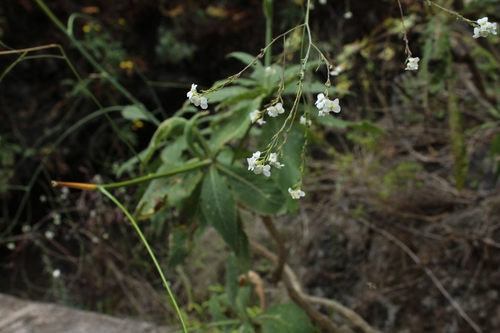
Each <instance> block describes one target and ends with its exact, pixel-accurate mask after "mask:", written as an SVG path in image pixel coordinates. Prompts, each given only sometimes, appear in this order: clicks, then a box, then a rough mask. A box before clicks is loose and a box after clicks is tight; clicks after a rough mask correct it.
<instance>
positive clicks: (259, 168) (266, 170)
mask: <svg viewBox="0 0 500 333" xmlns="http://www.w3.org/2000/svg"><path fill="white" fill-rule="evenodd" d="M270 170H271V166H270V165H267V164H266V165H264V164H259V165H256V166H255V169H254V170H253V172H254V173H255V174H256V175H258V174H261V173H263V174H264V176H266V177H269V176H271V171H270Z"/></svg>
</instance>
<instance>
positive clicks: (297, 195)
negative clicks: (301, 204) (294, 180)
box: [288, 188, 306, 199]
mask: <svg viewBox="0 0 500 333" xmlns="http://www.w3.org/2000/svg"><path fill="white" fill-rule="evenodd" d="M288 193H290V195H291V196H292V198H293V199H300V197H305V196H306V194H305V193H304V191H301V190H300V188H298V189H296V190H292V189H291V188H288Z"/></svg>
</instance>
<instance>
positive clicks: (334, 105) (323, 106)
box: [315, 94, 340, 117]
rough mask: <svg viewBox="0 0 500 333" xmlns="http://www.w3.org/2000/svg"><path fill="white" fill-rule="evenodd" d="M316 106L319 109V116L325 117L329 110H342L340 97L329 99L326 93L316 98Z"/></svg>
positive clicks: (336, 111) (337, 111)
mask: <svg viewBox="0 0 500 333" xmlns="http://www.w3.org/2000/svg"><path fill="white" fill-rule="evenodd" d="M315 104H316V107H317V108H318V109H319V112H318V116H319V117H324V116H325V115H327V114H328V113H329V112H332V111H333V112H335V113H339V112H340V105H339V99H338V98H336V99H335V100H333V101H331V100H330V99H328V97H325V95H324V94H318V97H317V100H316V103H315Z"/></svg>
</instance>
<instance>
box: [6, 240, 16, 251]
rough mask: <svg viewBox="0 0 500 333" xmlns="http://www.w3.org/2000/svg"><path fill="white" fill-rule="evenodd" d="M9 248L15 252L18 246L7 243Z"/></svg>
mask: <svg viewBox="0 0 500 333" xmlns="http://www.w3.org/2000/svg"><path fill="white" fill-rule="evenodd" d="M7 248H8V249H9V250H11V251H13V250H14V249H15V248H16V244H15V243H13V242H10V243H7Z"/></svg>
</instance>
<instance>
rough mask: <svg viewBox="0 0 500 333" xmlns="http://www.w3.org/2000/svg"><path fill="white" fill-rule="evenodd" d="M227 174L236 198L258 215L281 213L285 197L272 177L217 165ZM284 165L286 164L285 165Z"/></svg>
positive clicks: (239, 168) (243, 169)
mask: <svg viewBox="0 0 500 333" xmlns="http://www.w3.org/2000/svg"><path fill="white" fill-rule="evenodd" d="M218 167H219V169H220V170H221V171H222V172H224V174H226V175H227V176H228V183H229V186H230V187H231V192H232V193H233V194H234V197H235V198H236V200H238V201H239V202H241V203H242V204H243V205H244V206H245V207H247V208H249V209H250V210H252V211H254V212H255V213H257V214H259V215H277V214H280V213H283V212H284V211H283V209H284V208H285V207H284V206H285V202H286V199H287V198H286V197H285V195H284V194H283V192H282V191H281V190H280V189H279V187H278V185H277V184H276V182H275V181H274V178H273V179H269V178H266V177H263V175H256V174H254V173H253V172H251V171H248V170H246V169H245V168H241V167H234V166H228V165H221V164H219V165H218ZM285 167H286V165H285Z"/></svg>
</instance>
